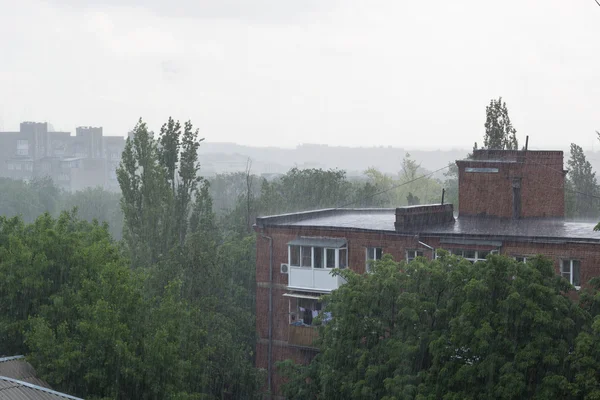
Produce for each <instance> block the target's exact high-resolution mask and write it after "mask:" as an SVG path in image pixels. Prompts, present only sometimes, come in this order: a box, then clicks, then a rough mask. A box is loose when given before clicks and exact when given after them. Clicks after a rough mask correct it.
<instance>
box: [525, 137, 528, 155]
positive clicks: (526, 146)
mask: <svg viewBox="0 0 600 400" xmlns="http://www.w3.org/2000/svg"><path fill="white" fill-rule="evenodd" d="M528 147H529V135H527V136H525V151H527V148H528Z"/></svg>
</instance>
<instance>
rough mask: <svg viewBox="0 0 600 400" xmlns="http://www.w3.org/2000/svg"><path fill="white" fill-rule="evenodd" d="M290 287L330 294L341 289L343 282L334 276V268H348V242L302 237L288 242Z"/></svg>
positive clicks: (335, 239)
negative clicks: (332, 271)
mask: <svg viewBox="0 0 600 400" xmlns="http://www.w3.org/2000/svg"><path fill="white" fill-rule="evenodd" d="M288 264H289V272H288V274H289V276H288V286H289V287H290V288H296V289H303V290H313V291H317V292H329V291H331V290H333V289H337V288H338V287H339V285H340V283H341V282H342V281H343V279H342V278H341V277H340V276H332V274H331V270H332V269H334V268H346V267H347V266H348V248H347V244H346V240H345V239H337V238H320V237H314V238H307V237H303V238H298V239H295V240H292V241H291V242H289V243H288Z"/></svg>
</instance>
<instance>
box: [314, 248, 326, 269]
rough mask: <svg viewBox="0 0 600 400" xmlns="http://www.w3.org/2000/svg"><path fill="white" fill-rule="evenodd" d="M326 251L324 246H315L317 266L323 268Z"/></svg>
mask: <svg viewBox="0 0 600 400" xmlns="http://www.w3.org/2000/svg"><path fill="white" fill-rule="evenodd" d="M324 252H325V249H324V248H322V247H313V255H314V261H315V264H314V266H315V268H323V253H324Z"/></svg>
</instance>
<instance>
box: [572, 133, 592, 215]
mask: <svg viewBox="0 0 600 400" xmlns="http://www.w3.org/2000/svg"><path fill="white" fill-rule="evenodd" d="M567 165H568V167H569V173H568V175H567V179H566V184H565V189H566V190H565V196H566V208H567V210H566V211H567V215H568V216H569V217H573V218H587V219H589V218H597V217H598V212H599V211H600V208H599V202H598V195H599V194H600V190H599V188H598V182H597V180H596V173H595V172H594V171H593V170H592V165H591V164H590V162H589V161H588V160H587V159H586V157H585V154H584V153H583V149H582V148H581V147H580V146H578V145H576V144H575V143H571V157H570V158H569V160H568V161H567Z"/></svg>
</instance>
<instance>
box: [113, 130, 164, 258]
mask: <svg viewBox="0 0 600 400" xmlns="http://www.w3.org/2000/svg"><path fill="white" fill-rule="evenodd" d="M158 155H159V150H158V145H157V142H156V140H155V139H154V136H153V134H152V132H150V131H149V130H148V127H147V125H146V123H144V122H143V121H142V120H141V119H140V121H139V122H138V124H137V125H136V126H135V128H134V129H133V132H132V137H130V138H128V139H127V142H126V144H125V149H124V150H123V154H122V156H121V164H120V165H119V168H117V180H118V181H119V186H120V187H121V194H122V198H121V208H122V210H123V217H124V221H125V222H124V224H125V229H124V231H123V237H124V239H125V240H126V242H127V244H128V246H129V251H130V253H131V256H132V262H133V264H134V265H135V266H144V265H145V266H149V265H152V264H154V263H156V262H157V261H158V259H159V257H160V256H162V255H163V254H166V251H167V249H168V245H169V244H170V243H171V236H169V232H168V231H167V229H166V227H168V222H167V221H168V219H169V217H171V216H170V215H169V213H168V211H169V210H170V208H167V209H165V203H166V202H169V201H172V200H171V199H170V198H169V195H170V192H169V186H168V180H167V178H166V175H167V173H166V171H165V169H164V167H163V165H161V164H160V162H159V158H158Z"/></svg>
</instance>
